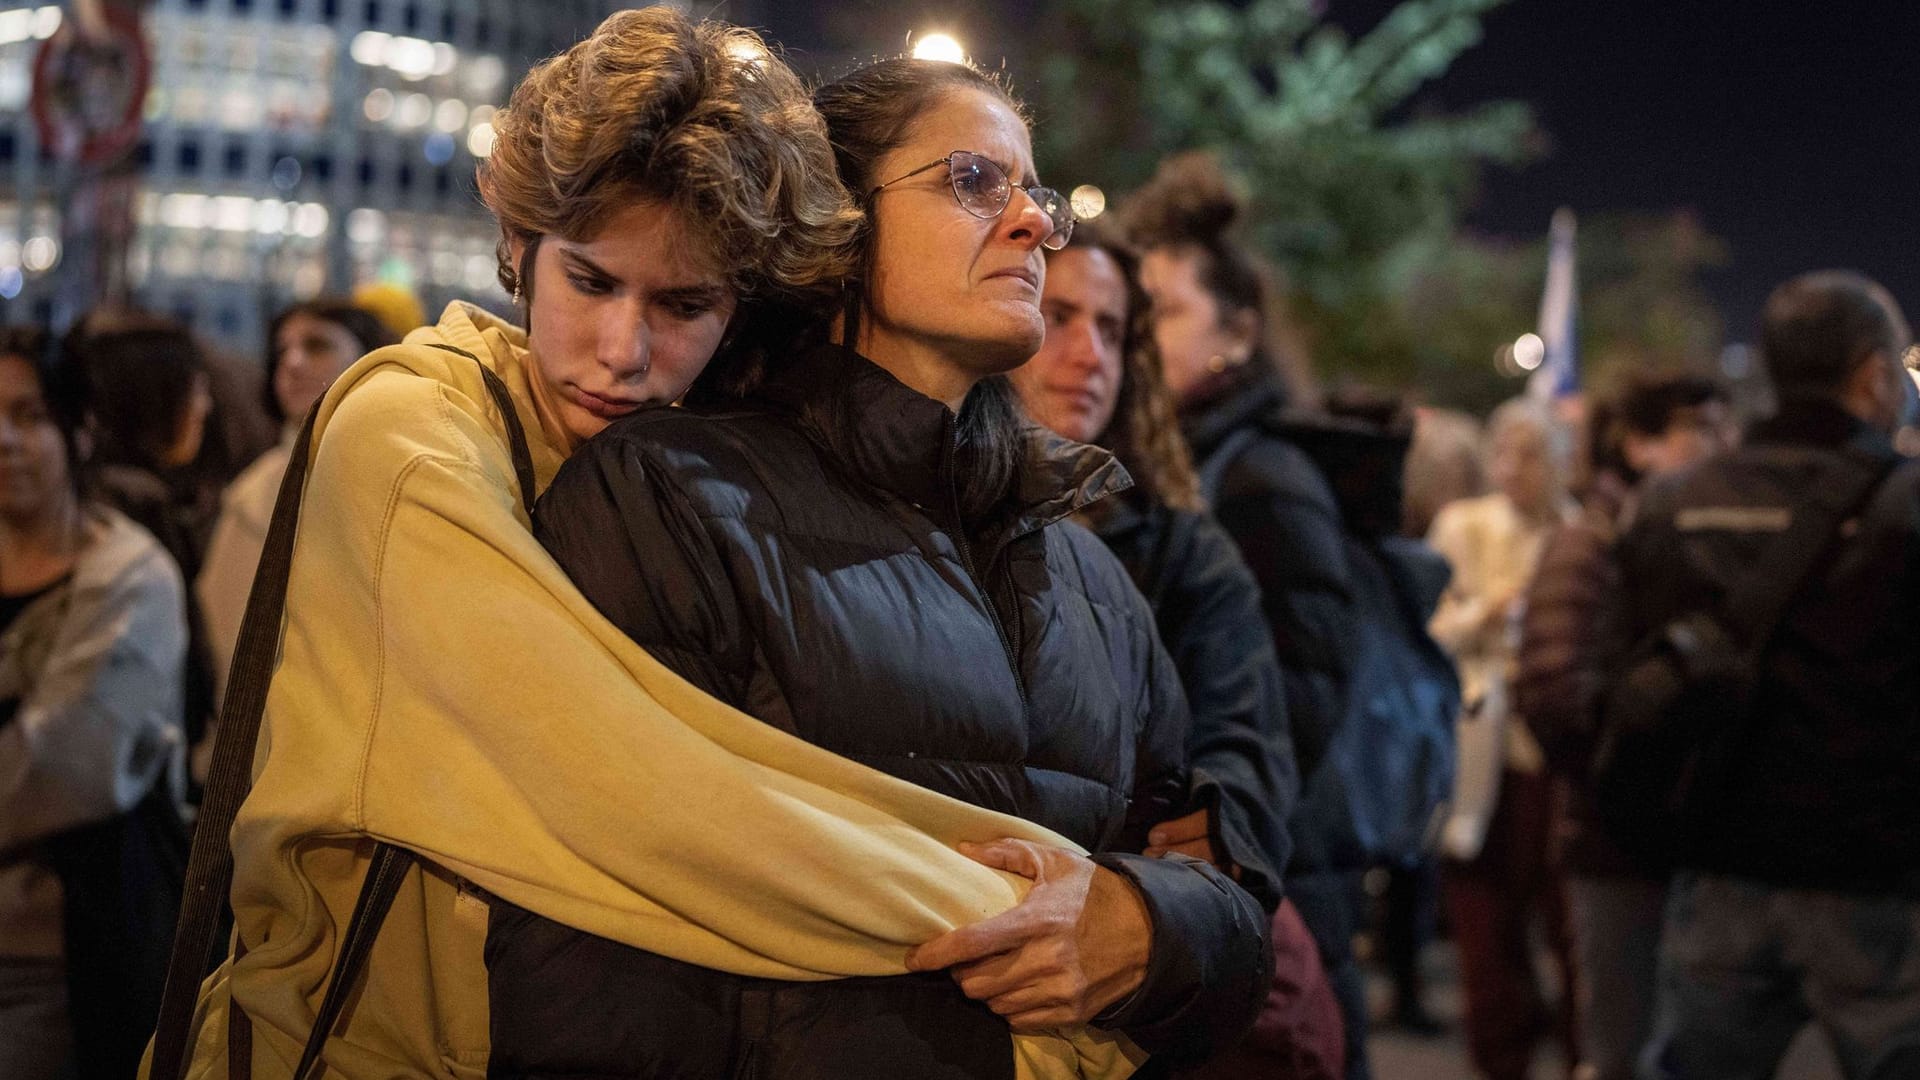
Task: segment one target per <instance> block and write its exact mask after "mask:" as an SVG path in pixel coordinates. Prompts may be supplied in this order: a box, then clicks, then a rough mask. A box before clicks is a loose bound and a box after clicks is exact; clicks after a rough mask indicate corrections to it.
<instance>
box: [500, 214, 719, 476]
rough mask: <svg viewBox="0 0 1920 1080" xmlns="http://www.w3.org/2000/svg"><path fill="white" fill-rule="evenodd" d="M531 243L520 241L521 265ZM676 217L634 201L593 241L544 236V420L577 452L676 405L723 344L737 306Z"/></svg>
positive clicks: (540, 259)
mask: <svg viewBox="0 0 1920 1080" xmlns="http://www.w3.org/2000/svg"><path fill="white" fill-rule="evenodd" d="M524 250H525V248H524V246H522V245H521V244H519V243H515V244H514V245H513V252H512V255H513V260H514V264H515V265H516V266H517V265H519V264H520V258H521V254H522V252H523V251H524ZM713 263H714V260H712V259H710V258H708V257H706V252H705V248H704V245H702V244H700V243H698V242H696V240H695V238H694V237H693V236H692V235H691V234H690V232H689V230H688V228H687V223H686V222H684V221H682V220H681V217H680V214H679V212H678V211H675V210H673V209H672V208H670V207H667V206H664V205H662V204H659V203H650V202H636V203H632V204H629V205H628V206H627V207H626V208H625V209H623V210H621V211H620V212H619V213H618V214H616V215H614V216H613V217H612V218H611V219H610V220H609V221H608V222H607V224H606V226H605V228H603V229H601V231H600V233H599V234H598V235H596V236H594V237H592V238H591V239H588V240H583V241H575V240H568V239H565V238H564V237H560V236H547V237H544V238H542V239H541V241H540V245H539V247H538V249H537V250H536V252H535V254H534V260H533V268H532V273H531V277H532V278H533V280H532V282H531V284H530V286H529V288H528V293H529V298H528V301H527V302H528V304H529V313H528V314H529V318H530V320H531V326H532V330H531V332H530V334H529V343H530V345H531V346H532V351H533V358H534V369H535V371H536V373H537V374H538V375H539V378H537V379H535V380H533V389H534V396H535V397H536V398H537V399H538V401H537V403H538V405H539V407H540V411H541V415H542V417H543V419H544V420H545V421H546V422H548V423H549V424H550V425H552V426H555V427H558V428H560V429H561V430H563V431H564V432H565V434H566V435H567V437H568V438H569V439H570V440H571V442H572V443H573V444H574V445H578V444H579V443H580V442H583V441H585V440H586V439H589V438H592V437H593V436H594V435H596V434H598V433H599V432H600V430H601V429H602V428H605V427H606V426H607V425H608V424H610V423H612V422H613V421H614V420H617V419H619V418H620V417H622V416H626V415H628V414H630V413H633V412H636V411H638V410H639V409H640V408H641V407H642V406H643V405H653V404H665V403H668V402H672V401H677V400H678V399H679V398H680V396H681V395H682V394H685V393H686V392H687V388H688V387H689V386H692V385H693V380H694V379H696V378H698V377H699V375H700V373H701V372H702V371H704V370H705V369H706V366H707V362H708V361H709V360H712V359H713V354H714V352H715V351H716V350H717V349H718V348H719V347H720V342H721V340H722V339H723V338H724V337H725V336H726V331H727V322H728V320H730V319H731V318H732V317H733V311H734V307H735V303H736V298H735V296H734V293H733V289H732V287H731V286H730V285H729V284H728V283H727V280H726V276H725V274H724V273H722V272H721V271H720V270H719V269H717V268H716V267H715V266H714V265H713Z"/></svg>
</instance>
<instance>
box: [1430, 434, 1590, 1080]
mask: <svg viewBox="0 0 1920 1080" xmlns="http://www.w3.org/2000/svg"><path fill="white" fill-rule="evenodd" d="M1483 446H1484V449H1485V455H1486V459H1485V467H1486V474H1487V478H1488V481H1489V484H1490V487H1491V488H1492V490H1491V491H1489V492H1488V493H1487V494H1485V495H1482V496H1479V497H1477V498H1471V499H1462V500H1460V501H1458V502H1455V503H1452V504H1451V505H1449V506H1446V507H1444V508H1442V509H1441V511H1440V513H1439V514H1438V515H1437V516H1436V517H1435V518H1434V521H1433V526H1432V528H1431V530H1430V531H1429V532H1428V535H1427V542H1428V543H1429V544H1431V545H1433V548H1434V550H1436V551H1438V552H1440V554H1442V555H1444V556H1446V558H1447V561H1448V563H1450V564H1451V565H1452V567H1453V581H1452V583H1451V584H1450V585H1449V586H1448V587H1447V591H1446V593H1445V594H1444V595H1443V596H1442V597H1441V599H1440V607H1439V610H1437V611H1435V612H1434V615H1433V620H1432V622H1431V624H1430V629H1431V630H1432V633H1433V638H1434V640H1435V641H1437V642H1439V643H1440V646H1441V647H1442V648H1444V649H1446V650H1447V652H1448V653H1450V654H1451V655H1452V656H1453V658H1454V660H1455V662H1456V663H1457V664H1458V665H1459V667H1460V683H1461V692H1462V696H1463V700H1464V701H1465V702H1466V711H1465V713H1464V714H1463V719H1462V721H1461V723H1460V725H1459V728H1458V733H1459V748H1460V757H1459V772H1458V778H1457V779H1456V782H1455V784H1454V805H1453V808H1452V814H1451V816H1450V818H1449V819H1448V821H1447V823H1446V825H1445V827H1444V829H1443V830H1442V835H1441V847H1442V850H1443V853H1444V854H1445V855H1446V856H1447V861H1446V863H1445V866H1444V868H1443V870H1444V873H1443V888H1444V896H1445V902H1446V909H1447V918H1448V922H1449V924H1450V925H1451V926H1452V927H1453V932H1454V938H1455V940H1456V941H1457V942H1458V944H1459V947H1460V967H1461V973H1462V976H1463V981H1464V983H1465V986H1466V995H1467V1010H1466V1028H1467V1046H1468V1050H1469V1052H1470V1053H1471V1055H1472V1058H1473V1063H1474V1067H1475V1068H1476V1069H1477V1070H1478V1071H1479V1072H1480V1073H1481V1074H1482V1075H1484V1076H1487V1077H1489V1078H1491V1080H1523V1078H1524V1077H1525V1076H1526V1075H1527V1070H1528V1063H1529V1062H1530V1061H1531V1060H1532V1058H1533V1049H1534V1045H1535V1043H1537V1042H1538V1041H1539V1039H1540V1037H1541V1035H1543V1034H1544V1033H1545V1032H1547V1031H1548V1030H1550V1029H1552V1028H1554V1027H1556V1026H1557V1027H1558V1029H1559V1035H1560V1038H1561V1041H1562V1043H1563V1045H1564V1047H1565V1049H1566V1053H1567V1057H1568V1060H1569V1061H1570V1062H1571V1061H1574V1060H1576V1059H1577V1051H1576V1049H1575V1046H1576V1034H1575V1027H1576V1025H1575V1024H1574V1022H1573V1016H1572V994H1571V993H1570V990H1569V988H1570V987H1571V986H1572V983H1573V975H1572V959H1571V948H1570V944H1569V937H1568V934H1567V933H1566V900H1565V897H1564V895H1563V893H1562V890H1561V882H1560V879H1559V876H1558V874H1557V873H1556V872H1554V871H1553V870H1552V869H1551V868H1550V865H1549V859H1548V851H1549V847H1550V829H1549V827H1548V826H1549V823H1550V821H1551V819H1552V803H1553V798H1552V787H1551V785H1550V782H1549V779H1548V776H1547V772H1546V759H1545V757H1544V756H1543V755H1542V753H1541V750H1540V744H1539V743H1538V742H1537V741H1535V739H1534V737H1533V734H1532V733H1531V732H1530V731H1529V730H1528V728H1527V725H1526V722H1525V721H1524V720H1523V719H1522V718H1520V717H1519V716H1517V715H1514V714H1512V712H1511V711H1510V710H1509V709H1508V707H1507V705H1506V701H1507V697H1508V693H1507V687H1508V685H1509V683H1510V682H1511V680H1512V676H1513V669H1514V666H1515V662H1516V659H1517V655H1516V654H1517V647H1518V645H1519V632H1518V631H1519V615H1520V606H1521V598H1522V595H1523V592H1524V590H1525V589H1526V586H1527V583H1528V582H1529V581H1531V580H1532V578H1533V572H1534V568H1535V567H1536V566H1537V565H1538V564H1539V561H1540V551H1541V547H1542V545H1543V544H1544V543H1545V541H1546V538H1547V534H1548V533H1549V532H1551V531H1552V530H1553V529H1554V528H1555V527H1556V526H1558V525H1560V524H1562V523H1564V522H1566V521H1569V520H1571V519H1572V516H1573V512H1574V511H1573V505H1572V503H1571V502H1570V501H1569V500H1568V498H1567V483H1566V477H1567V470H1568V462H1567V459H1568V447H1569V440H1568V438H1567V433H1566V432H1565V431H1564V430H1562V429H1561V428H1560V426H1559V425H1558V424H1557V423H1555V422H1554V420H1553V418H1552V417H1551V416H1550V415H1548V413H1547V412H1546V411H1545V410H1544V409H1542V408H1541V407H1540V406H1539V405H1538V404H1536V403H1534V402H1532V401H1528V400H1525V399H1515V400H1513V401H1509V402H1507V403H1505V404H1504V405H1501V406H1500V407H1499V408H1497V409H1495V410H1494V412H1493V415H1492V416H1491V417H1489V418H1488V420H1487V432H1486V439H1485V442H1484V444H1483ZM1536 918H1537V919H1539V920H1540V921H1541V922H1542V923H1543V924H1544V928H1545V930H1546V931H1547V936H1548V938H1549V939H1550V941H1551V942H1552V944H1553V946H1554V952H1555V955H1556V957H1557V959H1558V960H1559V965H1558V966H1559V969H1560V971H1559V975H1560V979H1559V982H1560V987H1561V993H1560V994H1559V1004H1558V1009H1557V1010H1555V1009H1552V1008H1550V1007H1549V1006H1548V1004H1547V1003H1546V1002H1545V1001H1544V1000H1543V999H1542V996H1541V993H1540V989H1539V986H1538V984H1537V982H1536V980H1535V978H1534V973H1533V953H1532V948H1531V945H1530V944H1529V942H1530V940H1531V939H1530V930H1531V926H1532V924H1533V922H1534V920H1535V919H1536Z"/></svg>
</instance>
